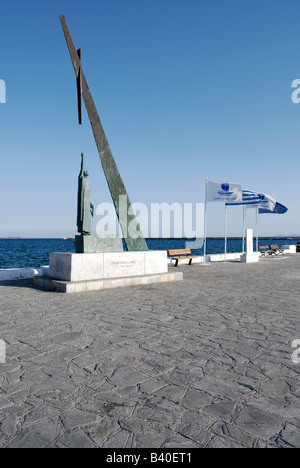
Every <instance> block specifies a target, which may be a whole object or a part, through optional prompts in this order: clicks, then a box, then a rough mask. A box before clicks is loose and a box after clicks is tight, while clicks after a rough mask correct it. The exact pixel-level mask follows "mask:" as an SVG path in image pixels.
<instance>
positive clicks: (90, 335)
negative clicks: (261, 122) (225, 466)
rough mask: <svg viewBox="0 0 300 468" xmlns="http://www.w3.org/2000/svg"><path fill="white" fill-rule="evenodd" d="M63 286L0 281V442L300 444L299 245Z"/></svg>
mask: <svg viewBox="0 0 300 468" xmlns="http://www.w3.org/2000/svg"><path fill="white" fill-rule="evenodd" d="M180 270H181V271H183V273H184V280H183V281H181V282H174V283H168V284H160V285H153V286H145V287H140V286H139V287H133V288H126V289H115V290H108V291H99V292H91V293H83V294H76V295H64V294H59V293H54V292H45V291H41V290H38V289H34V288H33V287H32V281H30V280H25V281H23V282H11V283H2V284H0V339H3V340H4V341H5V342H6V351H7V356H6V363H5V364H0V447H9V448H11V447H82V448H83V447H107V448H121V447H134V448H145V447H148V448H160V447H167V448H171V447H172V448H182V449H183V448H187V447H297V446H300V364H298V365H297V364H294V363H293V362H292V353H293V352H294V351H295V350H294V349H293V348H292V347H291V343H292V342H293V341H294V340H295V339H300V294H299V293H300V255H299V256H296V255H294V256H285V257H282V258H270V259H262V260H261V261H260V263H259V264H247V265H245V264H240V263H234V262H232V263H216V264H210V265H208V266H203V265H194V266H191V267H189V266H182V267H180Z"/></svg>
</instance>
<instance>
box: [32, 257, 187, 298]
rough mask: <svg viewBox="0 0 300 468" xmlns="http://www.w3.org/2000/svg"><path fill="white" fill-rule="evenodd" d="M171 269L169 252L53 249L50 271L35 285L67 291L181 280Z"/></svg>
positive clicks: (179, 274)
mask: <svg viewBox="0 0 300 468" xmlns="http://www.w3.org/2000/svg"><path fill="white" fill-rule="evenodd" d="M182 278H183V275H182V273H181V272H176V273H169V272H168V260H167V252H166V251H161V250H155V251H153V250H149V251H145V252H101V253H87V254H76V253H51V254H50V264H49V274H48V277H46V278H35V280H34V282H35V285H37V286H39V287H42V288H44V289H48V290H55V291H59V292H65V293H74V292H83V291H92V290H98V289H108V288H115V287H125V286H135V285H142V284H150V283H160V282H165V281H175V280H181V279H182Z"/></svg>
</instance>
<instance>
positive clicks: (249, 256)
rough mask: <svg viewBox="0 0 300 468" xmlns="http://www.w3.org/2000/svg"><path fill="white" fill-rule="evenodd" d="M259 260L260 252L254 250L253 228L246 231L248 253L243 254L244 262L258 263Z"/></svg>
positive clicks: (242, 259) (242, 260)
mask: <svg viewBox="0 0 300 468" xmlns="http://www.w3.org/2000/svg"><path fill="white" fill-rule="evenodd" d="M258 260H259V253H258V252H253V229H247V231H246V253H244V254H243V255H242V256H241V262H242V263H256V262H258Z"/></svg>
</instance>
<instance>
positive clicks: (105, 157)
mask: <svg viewBox="0 0 300 468" xmlns="http://www.w3.org/2000/svg"><path fill="white" fill-rule="evenodd" d="M60 20H61V23H62V27H63V30H64V34H65V38H66V41H67V45H68V49H69V52H70V56H71V60H72V63H73V67H74V70H75V75H76V79H77V92H78V115H79V123H80V124H82V108H81V99H82V97H83V100H84V102H85V106H86V110H87V113H88V116H89V120H90V123H91V126H92V130H93V133H94V138H95V142H96V145H97V148H98V152H99V156H100V160H101V163H102V167H103V170H104V174H105V177H106V180H107V183H108V187H109V190H110V193H111V196H112V199H113V203H114V206H115V210H116V214H117V217H118V220H119V224H120V226H121V229H122V233H123V238H124V242H125V245H126V249H127V250H129V251H145V250H148V247H147V244H146V241H145V239H144V236H143V235H142V232H141V229H140V225H139V223H138V220H137V218H136V215H135V213H134V210H133V208H132V204H131V202H130V199H129V197H128V194H127V191H126V188H125V185H124V182H123V180H122V178H121V175H120V173H119V170H118V168H117V165H116V162H115V160H114V157H113V155H112V152H111V149H110V146H109V143H108V140H107V137H106V135H105V132H104V129H103V126H102V123H101V120H100V117H99V114H98V111H97V108H96V105H95V103H94V100H93V97H92V94H91V91H90V89H89V86H88V84H87V81H86V78H85V75H84V73H83V70H82V55H81V49H79V50H77V49H76V47H75V45H74V42H73V39H72V36H71V33H70V30H69V27H68V25H67V22H66V19H65V17H64V15H61V16H60ZM125 197H126V200H127V210H126V213H125V214H124V213H121V212H120V211H121V210H120V200H122V203H121V204H122V205H123V200H124V198H125ZM130 226H134V227H135V228H134V231H135V233H138V235H136V236H134V237H133V236H132V235H129V233H128V231H129V229H128V228H129V227H130ZM91 237H92V236H91Z"/></svg>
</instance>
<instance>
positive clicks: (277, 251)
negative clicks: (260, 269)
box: [270, 245, 284, 255]
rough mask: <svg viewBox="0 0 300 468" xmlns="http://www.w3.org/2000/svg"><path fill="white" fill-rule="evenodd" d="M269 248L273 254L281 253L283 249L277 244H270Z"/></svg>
mask: <svg viewBox="0 0 300 468" xmlns="http://www.w3.org/2000/svg"><path fill="white" fill-rule="evenodd" d="M270 250H271V251H272V252H274V254H275V255H283V254H284V250H283V249H280V248H279V247H278V245H270Z"/></svg>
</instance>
